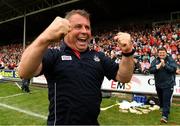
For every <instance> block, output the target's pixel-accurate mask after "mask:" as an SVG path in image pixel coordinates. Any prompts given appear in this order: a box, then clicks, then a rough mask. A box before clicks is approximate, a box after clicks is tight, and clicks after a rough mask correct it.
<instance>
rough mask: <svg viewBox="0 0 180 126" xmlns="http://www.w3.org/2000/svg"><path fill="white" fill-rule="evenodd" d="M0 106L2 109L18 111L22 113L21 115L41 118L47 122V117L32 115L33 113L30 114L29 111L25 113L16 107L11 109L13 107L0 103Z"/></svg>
mask: <svg viewBox="0 0 180 126" xmlns="http://www.w3.org/2000/svg"><path fill="white" fill-rule="evenodd" d="M0 106H2V107H4V108H8V109H12V110H15V111H18V112H22V113H25V114H27V115H31V116H35V117H38V118H42V119H44V120H47V117H46V116H44V115H40V114H37V113H34V112H31V111H26V110H22V109H20V108H16V107H13V106H9V105H7V104H3V103H0Z"/></svg>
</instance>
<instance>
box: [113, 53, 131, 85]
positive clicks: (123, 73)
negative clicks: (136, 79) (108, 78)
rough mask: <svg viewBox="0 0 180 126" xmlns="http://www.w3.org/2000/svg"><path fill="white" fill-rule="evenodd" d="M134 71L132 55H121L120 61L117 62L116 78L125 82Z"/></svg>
mask: <svg viewBox="0 0 180 126" xmlns="http://www.w3.org/2000/svg"><path fill="white" fill-rule="evenodd" d="M133 71H134V60H133V56H130V57H125V56H123V57H122V60H121V62H120V63H119V69H118V72H117V75H116V80H118V81H120V82H122V83H127V82H129V81H130V80H131V78H132V75H133Z"/></svg>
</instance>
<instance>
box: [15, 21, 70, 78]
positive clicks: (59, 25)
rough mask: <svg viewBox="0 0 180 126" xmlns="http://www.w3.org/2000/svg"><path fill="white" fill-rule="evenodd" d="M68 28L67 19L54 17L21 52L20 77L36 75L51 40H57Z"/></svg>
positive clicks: (39, 70)
mask: <svg viewBox="0 0 180 126" xmlns="http://www.w3.org/2000/svg"><path fill="white" fill-rule="evenodd" d="M69 30H70V24H69V21H68V20H66V19H64V18H61V17H56V18H55V20H54V21H53V22H52V23H51V24H50V25H49V27H47V28H46V29H45V30H44V31H43V32H42V33H41V34H40V35H39V36H38V37H37V38H36V39H35V41H34V42H32V44H31V45H29V46H28V47H27V48H26V49H25V50H24V52H23V54H22V57H21V61H20V63H19V66H18V74H19V76H20V77H21V78H32V77H33V76H35V75H38V74H39V73H40V72H41V69H42V63H41V62H42V58H43V55H44V53H45V52H46V50H47V48H48V46H49V45H50V44H51V43H52V42H59V41H60V38H61V37H63V36H64V35H65V34H67V33H68V31H69Z"/></svg>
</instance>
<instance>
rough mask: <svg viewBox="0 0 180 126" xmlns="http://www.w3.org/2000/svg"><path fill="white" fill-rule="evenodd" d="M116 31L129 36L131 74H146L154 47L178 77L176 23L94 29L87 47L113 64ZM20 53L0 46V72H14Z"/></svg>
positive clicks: (117, 53)
mask: <svg viewBox="0 0 180 126" xmlns="http://www.w3.org/2000/svg"><path fill="white" fill-rule="evenodd" d="M118 31H122V32H127V33H129V34H131V37H132V42H133V45H134V48H136V52H135V55H134V61H135V63H136V65H135V69H134V73H140V74H149V71H148V69H149V67H150V63H151V62H152V60H153V59H154V58H155V57H156V54H157V48H159V47H162V46H164V47H165V48H166V49H167V51H168V54H169V55H171V56H172V58H173V59H174V60H175V61H176V62H177V65H178V69H177V74H180V72H179V71H180V70H179V69H180V24H178V23H174V24H170V23H168V24H161V25H154V26H152V25H150V26H148V25H139V24H138V25H137V24H129V25H126V26H120V25H118V26H114V27H108V28H105V27H103V28H101V29H94V31H93V39H92V41H91V43H90V48H91V49H94V50H96V51H101V52H104V53H105V55H107V56H109V57H110V58H112V59H113V60H114V61H115V62H120V60H121V56H122V55H121V49H120V48H119V47H118V45H117V43H116V42H115V41H114V39H113V38H114V36H115V35H116V33H117V32H118ZM27 46H28V45H27ZM59 46H60V43H54V44H53V45H51V46H49V48H59ZM22 52H23V45H22V43H20V44H11V45H4V46H0V69H11V70H14V69H16V68H17V66H18V63H19V61H20V57H21V54H22Z"/></svg>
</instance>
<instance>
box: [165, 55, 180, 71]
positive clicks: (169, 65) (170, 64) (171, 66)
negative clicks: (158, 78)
mask: <svg viewBox="0 0 180 126" xmlns="http://www.w3.org/2000/svg"><path fill="white" fill-rule="evenodd" d="M164 68H165V70H166V71H168V72H170V73H176V69H177V64H176V62H175V60H174V59H173V58H171V57H168V59H167V62H166V64H165V67H164Z"/></svg>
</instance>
